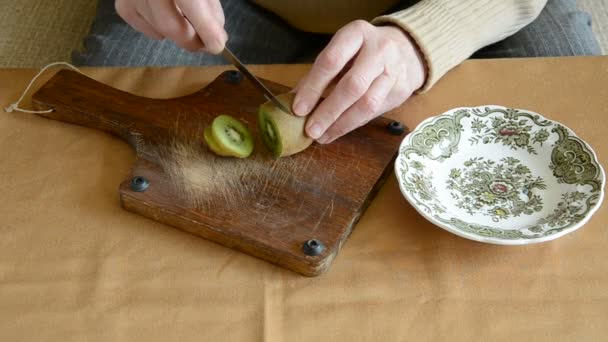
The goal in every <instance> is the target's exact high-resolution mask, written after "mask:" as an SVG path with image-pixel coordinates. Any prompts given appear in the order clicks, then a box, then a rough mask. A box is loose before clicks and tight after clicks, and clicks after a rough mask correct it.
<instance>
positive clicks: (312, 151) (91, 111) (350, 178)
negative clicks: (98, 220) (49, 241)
mask: <svg viewBox="0 0 608 342" xmlns="http://www.w3.org/2000/svg"><path fill="white" fill-rule="evenodd" d="M264 83H265V84H266V85H267V86H268V87H269V88H270V89H271V90H272V91H273V92H274V93H277V94H278V93H283V92H286V91H288V88H287V87H285V86H283V85H280V84H276V83H273V82H270V81H264ZM32 101H33V104H34V106H35V107H36V108H37V109H39V110H45V109H52V110H53V111H52V112H49V113H46V114H40V115H42V116H44V117H47V118H50V119H54V120H60V121H64V122H69V123H73V124H78V125H83V126H87V127H91V128H94V129H100V130H104V131H107V132H109V133H112V134H115V135H117V136H119V137H121V138H122V139H124V140H125V141H127V142H128V143H129V144H130V145H131V146H133V148H134V149H135V150H136V152H137V159H136V161H135V165H134V166H133V169H132V170H131V173H130V174H129V175H128V176H127V177H126V178H125V180H124V181H123V182H122V184H120V189H119V191H120V200H121V204H122V206H123V207H124V208H125V209H126V210H129V211H132V212H134V213H138V214H140V215H143V216H146V217H149V218H151V219H153V220H157V221H160V222H163V223H165V224H168V225H170V226H174V227H177V228H180V229H182V230H184V231H187V232H190V233H192V234H195V235H198V236H200V237H203V238H206V239H209V240H212V241H215V242H217V243H220V244H223V245H225V246H228V247H231V248H235V249H237V250H240V251H243V252H245V253H248V254H250V255H253V256H256V257H259V258H262V259H264V260H267V261H270V262H272V263H274V264H277V265H280V266H283V267H286V268H288V269H291V270H293V271H296V272H299V273H301V274H304V275H307V276H315V275H318V274H321V273H322V272H324V271H325V270H327V268H328V267H329V266H330V264H331V262H332V261H333V259H334V258H335V257H336V255H337V254H338V252H339V250H340V248H341V247H342V245H343V244H344V242H345V241H346V239H347V238H348V236H349V235H350V234H351V232H352V229H353V227H354V225H355V224H356V222H357V220H358V219H359V217H360V216H361V214H362V213H363V211H364V210H365V208H366V207H367V205H368V204H369V202H370V200H371V199H372V197H373V195H374V194H375V192H376V191H377V190H378V188H379V186H380V185H381V184H382V182H383V180H384V179H385V178H386V177H387V176H388V175H389V174H391V173H392V170H393V165H392V164H393V160H394V158H395V156H396V153H397V150H398V146H399V143H400V142H401V140H402V138H403V135H404V134H405V133H397V134H395V132H393V133H392V134H391V133H390V132H389V130H388V129H387V127H388V125H389V124H390V123H391V121H390V120H388V119H385V118H377V119H375V120H373V121H371V122H370V123H368V124H367V125H365V126H364V127H362V128H359V129H357V130H355V131H353V132H351V133H350V134H348V135H346V136H344V137H342V138H341V139H338V140H337V141H336V142H334V143H332V144H328V145H318V144H313V145H312V146H311V147H310V148H309V149H307V150H306V151H304V152H302V153H299V154H297V155H294V156H290V157H285V158H280V159H275V158H273V157H272V156H271V155H270V153H269V152H268V151H266V148H265V146H264V145H263V143H262V141H261V140H260V139H259V138H257V139H258V140H257V141H256V144H255V150H254V153H253V155H252V156H251V157H250V158H247V159H235V158H221V157H217V156H215V155H213V154H212V153H211V152H209V151H208V149H207V148H206V146H205V144H204V139H203V130H204V128H205V127H206V126H207V125H209V124H210V123H211V121H212V120H213V118H214V117H215V116H217V115H219V114H228V115H232V116H234V117H237V118H239V119H241V120H243V121H244V122H246V123H247V124H248V126H249V128H250V129H251V130H252V131H253V132H254V135H255V136H256V137H258V136H259V135H258V134H257V125H256V113H257V109H258V106H259V105H260V104H261V103H263V102H264V101H265V100H264V98H263V96H262V95H261V94H260V93H258V92H257V90H255V89H254V88H253V86H252V85H251V84H250V83H249V82H247V81H246V80H243V79H242V75H240V74H239V73H238V72H236V71H227V72H224V73H223V74H221V75H220V76H219V77H218V78H216V79H215V80H214V81H213V82H211V83H210V84H209V85H207V86H206V87H204V88H203V89H201V90H200V91H198V92H196V93H194V94H191V95H187V96H184V97H180V98H174V99H150V98H143V97H139V96H135V95H132V94H129V93H126V92H123V91H120V90H117V89H115V88H112V87H109V86H107V85H104V84H102V83H100V82H97V81H95V80H93V79H91V78H88V77H86V76H84V75H81V74H79V73H77V72H74V71H70V70H62V71H60V72H58V73H57V74H56V75H55V76H53V78H51V79H50V80H49V81H48V82H47V83H46V84H45V85H44V86H42V88H40V90H38V91H37V92H36V93H35V94H34V95H33V97H32Z"/></svg>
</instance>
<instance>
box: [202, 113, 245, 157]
mask: <svg viewBox="0 0 608 342" xmlns="http://www.w3.org/2000/svg"><path fill="white" fill-rule="evenodd" d="M203 136H204V138H205V141H206V142H207V145H208V146H209V149H210V150H211V151H212V152H214V153H215V154H217V155H220V156H225V157H237V158H247V157H249V155H251V153H252V152H253V137H252V135H251V131H250V130H249V128H247V125H245V124H244V123H243V122H241V121H240V120H237V119H235V118H233V117H232V116H229V115H219V116H217V117H216V118H215V119H213V122H212V123H211V126H208V127H207V128H206V129H205V132H204V134H203Z"/></svg>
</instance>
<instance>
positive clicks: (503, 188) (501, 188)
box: [490, 181, 511, 195]
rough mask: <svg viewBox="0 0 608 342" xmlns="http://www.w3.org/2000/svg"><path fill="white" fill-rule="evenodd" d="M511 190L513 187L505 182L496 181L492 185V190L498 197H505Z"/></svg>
mask: <svg viewBox="0 0 608 342" xmlns="http://www.w3.org/2000/svg"><path fill="white" fill-rule="evenodd" d="M510 188H511V186H510V185H509V184H507V183H505V182H498V181H495V182H493V183H492V184H490V190H491V191H492V192H493V193H495V194H497V195H503V194H505V193H507V192H509V190H510Z"/></svg>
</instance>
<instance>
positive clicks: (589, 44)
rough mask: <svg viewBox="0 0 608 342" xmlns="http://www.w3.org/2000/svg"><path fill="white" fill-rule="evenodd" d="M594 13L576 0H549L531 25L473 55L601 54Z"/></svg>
mask: <svg viewBox="0 0 608 342" xmlns="http://www.w3.org/2000/svg"><path fill="white" fill-rule="evenodd" d="M601 53H602V51H601V49H600V46H599V44H598V42H597V40H596V38H595V35H594V34H593V31H592V30H591V16H590V15H589V14H588V13H586V12H583V11H581V10H580V9H579V8H578V7H577V5H576V1H574V0H549V1H547V5H546V6H545V8H544V9H543V11H542V12H541V14H540V15H539V16H538V18H537V19H536V20H535V21H534V22H532V23H531V24H530V25H528V26H526V27H524V28H523V29H521V30H520V31H519V32H517V33H516V34H514V35H513V36H511V37H509V38H507V39H505V40H503V41H500V42H498V43H496V44H493V45H490V46H487V47H485V48H483V49H481V50H479V51H478V52H477V53H476V54H475V55H473V58H499V57H544V56H586V55H600V54H601Z"/></svg>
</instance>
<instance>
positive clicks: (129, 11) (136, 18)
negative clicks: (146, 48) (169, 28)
mask: <svg viewBox="0 0 608 342" xmlns="http://www.w3.org/2000/svg"><path fill="white" fill-rule="evenodd" d="M114 6H115V9H116V13H117V14H118V15H119V16H120V17H121V18H122V19H123V20H124V21H125V22H126V23H127V24H129V25H130V26H131V27H133V28H134V29H135V30H136V31H139V32H141V33H143V34H145V35H146V36H148V37H150V38H152V39H163V38H164V37H163V35H162V34H160V33H158V31H156V30H155V29H154V27H153V26H152V25H150V24H149V23H148V22H147V21H146V19H144V18H143V17H142V16H141V15H139V13H137V11H136V10H135V6H133V5H131V4H129V3H127V2H125V1H120V0H118V1H116V2H115V4H114Z"/></svg>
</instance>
